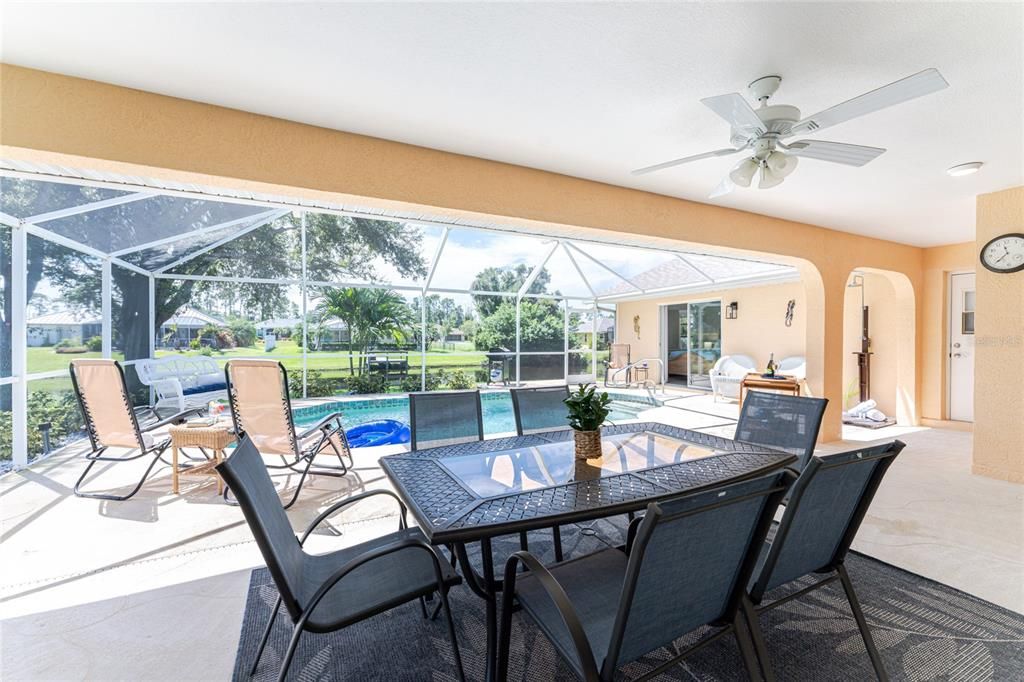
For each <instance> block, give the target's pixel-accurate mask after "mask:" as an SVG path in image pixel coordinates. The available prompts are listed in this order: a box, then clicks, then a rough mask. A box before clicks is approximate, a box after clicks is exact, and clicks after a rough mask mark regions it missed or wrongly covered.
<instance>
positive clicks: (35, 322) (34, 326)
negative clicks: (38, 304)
mask: <svg viewBox="0 0 1024 682" xmlns="http://www.w3.org/2000/svg"><path fill="white" fill-rule="evenodd" d="M26 325H27V326H28V345H29V346H53V345H56V344H58V343H60V342H61V341H63V340H65V339H78V341H79V342H84V341H85V340H86V339H88V338H91V337H93V336H99V335H100V334H101V333H102V329H103V318H102V317H100V316H99V315H97V314H95V313H91V312H88V311H85V310H61V311H59V312H55V313H46V314H45V315H39V316H38V317H33V318H32V319H30V320H28V321H27V322H26Z"/></svg>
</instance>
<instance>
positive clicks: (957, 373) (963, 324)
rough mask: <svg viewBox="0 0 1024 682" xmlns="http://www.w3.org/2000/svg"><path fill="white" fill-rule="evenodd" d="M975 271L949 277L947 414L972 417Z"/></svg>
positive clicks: (962, 418)
mask: <svg viewBox="0 0 1024 682" xmlns="http://www.w3.org/2000/svg"><path fill="white" fill-rule="evenodd" d="M974 303H975V300H974V273H964V274H954V275H950V278H949V418H950V419H953V420H956V421H964V422H973V421H974Z"/></svg>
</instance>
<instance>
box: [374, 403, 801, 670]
mask: <svg viewBox="0 0 1024 682" xmlns="http://www.w3.org/2000/svg"><path fill="white" fill-rule="evenodd" d="M601 440H602V456H601V457H599V458H594V459H588V460H576V459H575V456H574V446H573V432H572V431H570V430H563V431H550V432H547V433H539V434H531V435H525V436H516V437H510V438H495V439H491V440H483V441H474V442H471V443H461V444H458V445H446V446H443V447H436V448H431V449H426V450H414V451H412V452H409V453H406V454H401V455H391V456H388V457H382V458H381V460H380V462H381V466H382V467H383V468H384V472H385V473H386V474H387V476H388V478H389V479H390V480H391V482H392V483H393V484H394V486H395V489H396V491H397V492H398V495H399V496H400V497H401V498H402V500H404V501H405V503H406V505H407V506H408V508H409V510H410V511H411V512H412V513H413V516H415V517H416V521H417V522H418V524H419V526H420V528H421V529H422V530H423V533H424V534H425V535H426V536H427V538H428V540H429V541H430V542H431V543H432V544H434V545H454V547H455V551H456V554H457V555H458V558H459V565H460V567H461V572H462V574H463V576H464V577H465V578H466V581H467V584H468V585H469V588H470V589H471V590H472V591H473V592H474V593H475V594H476V595H477V596H479V597H481V598H482V599H484V601H485V602H486V627H487V671H486V672H487V674H486V679H488V680H493V679H494V675H495V665H496V660H497V659H496V655H495V652H496V644H497V635H498V632H497V631H498V624H497V623H498V621H497V594H498V593H499V592H500V591H501V581H500V580H497V579H496V578H495V570H494V560H493V556H492V548H491V539H492V538H494V537H497V536H499V535H514V534H516V533H522V532H525V531H528V530H535V529H540V528H553V527H557V526H559V525H561V524H567V523H574V522H579V521H587V520H593V519H599V518H602V517H607V516H613V515H616V514H625V513H627V512H638V511H642V510H644V509H645V508H646V507H647V505H648V504H649V503H650V502H652V501H656V500H659V499H663V498H666V497H671V496H673V495H678V494H679V493H682V492H691V491H698V490H703V489H707V488H710V487H714V486H719V485H724V484H726V483H733V482H736V481H741V480H745V479H748V478H753V477H756V476H759V475H762V474H765V473H768V472H770V471H773V470H776V469H779V468H781V467H784V466H787V465H788V464H790V463H791V462H793V461H794V460H795V457H793V455H790V454H787V453H784V452H778V451H776V450H771V449H768V448H765V447H761V446H758V445H752V444H750V443H742V442H738V441H733V440H729V439H726V438H721V437H719V436H714V435H711V434H707V433H701V432H697V431H689V430H687V429H680V428H677V427H674V426H668V425H666V424H658V423H653V422H647V423H636V424H621V425H617V426H608V427H605V428H604V429H603V430H602V439H601ZM475 542H479V543H480V550H481V560H482V571H483V572H482V574H480V573H478V572H477V571H476V569H474V568H472V567H471V564H470V562H469V559H468V554H467V551H466V545H467V544H468V543H475ZM556 560H557V557H556Z"/></svg>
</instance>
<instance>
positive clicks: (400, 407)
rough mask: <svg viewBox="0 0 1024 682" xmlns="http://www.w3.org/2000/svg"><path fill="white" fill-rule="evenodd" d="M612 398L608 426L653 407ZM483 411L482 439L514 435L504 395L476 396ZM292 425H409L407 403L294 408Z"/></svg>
mask: <svg viewBox="0 0 1024 682" xmlns="http://www.w3.org/2000/svg"><path fill="white" fill-rule="evenodd" d="M609 395H610V396H611V397H612V402H611V408H612V412H611V414H610V415H609V416H608V419H609V420H610V421H612V422H618V421H625V420H629V419H636V418H637V414H638V413H639V412H640V411H642V410H649V409H651V408H652V407H654V406H655V403H654V402H653V401H651V400H649V399H646V400H645V399H644V398H642V397H640V396H631V395H624V394H616V393H612V392H609ZM480 402H481V405H482V407H483V416H484V435H487V436H494V435H497V434H500V433H514V432H515V430H516V420H515V416H514V415H513V414H512V398H511V396H510V395H509V394H508V392H507V391H493V392H487V393H481V394H480ZM294 412H295V423H296V424H297V425H300V426H304V425H309V424H313V423H315V422H316V421H317V420H318V419H321V418H322V417H324V416H326V415H328V414H330V413H332V412H341V415H342V421H343V422H344V424H345V428H346V429H349V428H351V427H353V426H357V425H358V424H365V423H366V422H372V421H377V420H379V419H394V420H397V421H400V422H402V423H404V424H407V423H409V399H408V398H407V397H406V396H395V397H394V398H366V399H361V398H356V399H351V400H333V401H330V402H324V403H318V404H317V405H310V406H307V407H296V408H295V410H294Z"/></svg>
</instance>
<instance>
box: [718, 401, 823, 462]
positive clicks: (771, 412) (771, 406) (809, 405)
mask: <svg viewBox="0 0 1024 682" xmlns="http://www.w3.org/2000/svg"><path fill="white" fill-rule="evenodd" d="M827 405H828V400H827V399H826V398H803V397H800V396H794V395H783V394H779V393H766V392H765V391H747V396H746V398H745V399H744V401H743V407H742V408H741V409H740V419H739V422H737V424H736V436H735V439H736V440H738V441H742V442H744V443H752V444H754V445H763V446H765V447H769V448H772V449H774V450H782V451H783V452H788V453H790V454H792V455H796V456H797V457H798V458H799V459H798V460H797V462H796V463H795V464H793V468H795V469H797V470H798V471H800V470H802V469H803V468H804V466H805V465H806V464H807V462H808V461H809V460H810V459H811V455H813V454H814V445H815V443H817V442H818V431H819V430H820V429H821V418H822V416H823V415H824V414H825V407H826V406H827Z"/></svg>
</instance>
